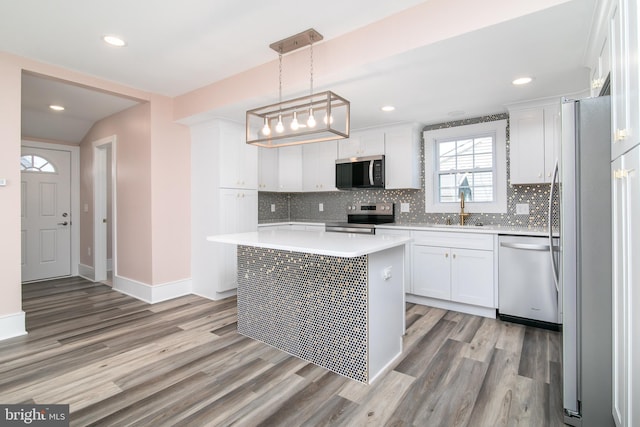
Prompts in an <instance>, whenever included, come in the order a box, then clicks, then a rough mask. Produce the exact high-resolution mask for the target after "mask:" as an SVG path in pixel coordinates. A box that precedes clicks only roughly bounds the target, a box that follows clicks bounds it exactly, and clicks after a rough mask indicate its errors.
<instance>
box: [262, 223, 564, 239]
mask: <svg viewBox="0 0 640 427" xmlns="http://www.w3.org/2000/svg"><path fill="white" fill-rule="evenodd" d="M286 225H303V226H306V225H310V226H320V225H324V223H323V222H302V221H283V222H272V223H262V224H258V228H260V227H265V229H266V228H268V227H269V226H272V227H273V226H286ZM376 228H380V229H385V228H386V229H389V230H416V231H447V232H454V233H455V232H460V233H481V234H506V235H512V236H542V237H546V236H548V235H549V231H548V229H547V228H546V227H514V226H508V225H483V226H480V227H478V226H475V225H465V226H460V225H455V224H454V225H445V224H429V223H398V222H396V223H393V224H380V225H376ZM553 234H554V236H558V231H557V230H554V232H553Z"/></svg>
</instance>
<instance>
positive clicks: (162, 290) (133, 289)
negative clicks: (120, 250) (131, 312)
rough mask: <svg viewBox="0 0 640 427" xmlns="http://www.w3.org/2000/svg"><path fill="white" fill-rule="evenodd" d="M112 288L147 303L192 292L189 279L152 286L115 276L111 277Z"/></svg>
mask: <svg viewBox="0 0 640 427" xmlns="http://www.w3.org/2000/svg"><path fill="white" fill-rule="evenodd" d="M113 289H115V290H116V291H118V292H121V293H123V294H126V295H129V296H132V297H134V298H137V299H139V300H141V301H144V302H146V303H149V304H155V303H157V302H161V301H167V300H170V299H173V298H178V297H182V296H185V295H189V294H191V293H192V292H191V279H185V280H179V281H177V282H170V283H162V284H160V285H153V286H152V285H148V284H146V283H142V282H138V281H137V280H132V279H127V278H126V277H122V276H115V277H114V278H113Z"/></svg>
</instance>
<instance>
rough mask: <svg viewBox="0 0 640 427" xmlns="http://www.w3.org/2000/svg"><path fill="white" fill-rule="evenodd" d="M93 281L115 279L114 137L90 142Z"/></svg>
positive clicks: (107, 282) (109, 283)
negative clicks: (91, 162) (91, 160)
mask: <svg viewBox="0 0 640 427" xmlns="http://www.w3.org/2000/svg"><path fill="white" fill-rule="evenodd" d="M93 168H94V182H93V213H94V215H93V237H94V251H93V266H94V280H95V281H96V282H102V283H105V284H107V285H109V286H113V280H114V277H116V276H117V265H118V263H117V244H116V236H117V233H116V229H117V220H116V212H117V209H116V200H117V198H116V185H115V179H116V170H117V169H116V136H115V135H113V136H110V137H107V138H103V139H100V140H98V141H94V142H93Z"/></svg>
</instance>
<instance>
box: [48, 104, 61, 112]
mask: <svg viewBox="0 0 640 427" xmlns="http://www.w3.org/2000/svg"><path fill="white" fill-rule="evenodd" d="M49 108H51V109H52V110H53V111H64V107H63V106H62V105H49Z"/></svg>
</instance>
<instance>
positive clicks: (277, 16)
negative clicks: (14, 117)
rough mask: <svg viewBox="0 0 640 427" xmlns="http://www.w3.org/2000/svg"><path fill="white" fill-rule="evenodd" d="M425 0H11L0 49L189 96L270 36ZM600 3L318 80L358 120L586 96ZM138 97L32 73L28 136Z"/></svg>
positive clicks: (244, 65) (265, 55) (240, 112)
mask: <svg viewBox="0 0 640 427" xmlns="http://www.w3.org/2000/svg"><path fill="white" fill-rule="evenodd" d="M423 2H424V0H422V1H420V0H394V1H393V2H391V1H386V2H372V1H370V0H350V1H348V2H346V1H337V0H325V1H324V2H322V4H321V5H320V4H316V3H310V4H309V5H310V6H311V7H306V6H305V7H303V6H301V5H303V4H304V3H300V2H299V1H297V0H279V1H277V2H276V1H273V2H265V1H259V0H246V1H242V2H240V1H237V0H217V1H211V0H185V1H182V2H175V1H169V0H136V1H135V2H131V1H124V0H112V1H110V2H88V1H86V0H48V1H46V2H39V1H37V0H21V1H6V2H2V3H0V50H2V51H6V52H10V53H14V54H16V55H20V56H23V57H27V58H31V59H35V60H38V61H41V62H45V63H51V64H56V65H59V66H62V67H65V68H68V69H72V70H75V71H80V72H83V73H86V74H89V75H93V76H97V77H101V78H103V79H106V80H110V81H114V82H118V83H121V84H124V85H128V86H131V87H134V88H137V89H141V90H144V91H148V92H153V93H158V94H163V95H166V96H177V95H180V94H184V93H186V92H189V91H191V90H194V89H197V88H199V87H202V86H205V85H207V84H210V83H213V82H215V81H218V80H221V79H223V78H225V77H229V76H232V75H234V74H236V73H239V72H241V71H244V70H247V69H250V68H253V67H255V66H258V65H260V64H264V63H267V62H271V61H273V60H274V57H275V53H274V52H273V51H272V50H271V49H269V48H268V44H269V43H271V42H274V41H277V40H280V39H282V38H285V37H288V36H290V35H292V34H295V33H297V32H300V31H303V30H305V29H307V28H310V27H313V28H316V29H317V30H318V31H320V33H322V34H323V36H324V37H325V40H330V39H332V38H335V37H338V36H340V35H343V34H346V33H348V32H351V31H353V30H355V29H357V28H359V27H362V26H365V25H367V24H370V23H372V22H375V21H378V20H380V19H383V18H385V17H386V16H389V15H391V14H394V13H397V12H399V11H401V10H404V9H407V8H409V7H412V6H415V5H416V4H418V3H423ZM595 3H596V0H572V1H569V2H567V3H564V4H560V5H559V6H554V7H551V8H548V9H545V10H542V11H540V12H536V13H533V14H529V15H526V16H523V17H520V18H517V19H514V20H511V21H507V22H503V23H500V24H497V25H493V26H490V27H487V28H484V29H481V30H477V31H474V32H471V33H467V34H464V35H461V36H458V37H454V38H450V39H448V40H444V41H441V42H438V43H434V44H431V45H428V46H424V47H421V48H419V49H414V50H412V51H409V52H406V53H404V54H401V55H396V56H394V57H390V58H388V59H386V60H383V61H379V62H378V63H375V64H369V65H368V66H366V67H358V68H352V69H351V70H350V71H349V73H348V74H344V73H342V74H341V75H339V76H335V78H333V79H332V80H331V81H327V80H323V79H322V76H319V77H318V87H317V89H318V90H322V89H323V87H324V88H327V89H331V90H333V91H335V92H336V93H338V94H340V95H341V96H344V97H346V98H347V99H349V100H350V101H351V103H352V108H351V111H352V127H353V128H355V129H357V128H362V127H368V126H372V125H376V124H384V123H389V122H397V121H418V122H422V123H425V124H427V123H436V122H441V121H447V120H452V119H458V118H464V117H474V116H478V115H484V114H490V113H496V112H502V111H505V107H504V106H505V104H508V103H513V102H518V101H523V100H526V99H534V98H540V97H546V96H553V95H558V94H563V93H572V92H577V91H580V90H583V89H584V88H585V87H586V84H587V82H588V71H587V69H586V67H585V64H584V61H585V50H586V46H587V40H588V37H589V28H590V24H591V21H592V15H593V10H594V8H595ZM123 11H125V12H123ZM107 33H109V34H117V35H121V36H122V37H124V38H125V39H126V40H127V42H128V46H127V47H126V48H121V49H116V48H112V47H109V46H106V45H104V43H103V42H102V41H101V36H102V35H103V34H107ZM522 74H531V75H533V76H534V77H535V80H534V82H533V83H532V84H531V85H529V86H527V87H513V86H512V85H511V84H510V81H511V80H512V79H513V78H514V77H515V76H518V75H522ZM276 89H277V88H274V93H276V91H275V90H276ZM284 89H285V90H286V87H285V88H284ZM94 96H95V98H94ZM56 97H57V98H56ZM55 99H62V100H63V101H60V102H63V103H64V104H65V106H66V107H67V111H65V113H63V114H57V115H52V113H50V112H49V111H47V110H46V108H45V107H46V106H47V105H49V104H50V103H53V102H59V101H55ZM132 102H133V101H131V100H123V99H120V98H117V97H114V96H113V95H109V94H105V93H101V92H95V91H90V90H88V89H86V88H79V87H77V86H72V85H68V84H65V83H62V82H58V81H52V80H48V79H43V78H41V77H36V76H29V75H26V76H25V81H24V82H23V118H24V120H23V135H27V136H32V137H38V138H49V139H58V140H62V141H68V142H74V143H78V142H79V141H80V140H81V139H82V137H83V136H84V134H85V133H86V131H87V130H88V128H89V127H90V126H91V124H92V123H93V122H95V121H96V120H99V119H101V118H103V117H106V116H108V115H110V114H113V113H114V112H117V111H120V110H122V109H124V108H128V107H129V106H131V105H132ZM387 103H392V104H394V105H395V106H396V111H395V112H393V113H390V114H382V113H381V112H380V111H379V107H380V106H381V105H383V104H387ZM98 107H99V108H98ZM251 107H255V105H241V104H236V105H231V106H227V107H224V108H220V109H219V110H217V111H215V112H212V113H213V114H214V115H217V116H222V117H228V118H231V119H235V120H241V121H242V120H244V111H245V110H246V109H247V108H251ZM454 111H455V112H458V113H457V115H451V114H450V113H451V112H454Z"/></svg>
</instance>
